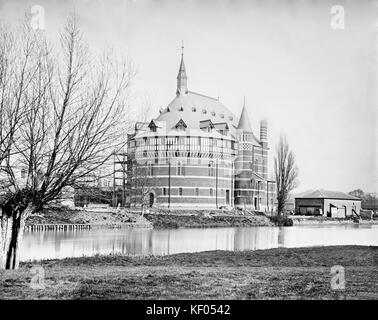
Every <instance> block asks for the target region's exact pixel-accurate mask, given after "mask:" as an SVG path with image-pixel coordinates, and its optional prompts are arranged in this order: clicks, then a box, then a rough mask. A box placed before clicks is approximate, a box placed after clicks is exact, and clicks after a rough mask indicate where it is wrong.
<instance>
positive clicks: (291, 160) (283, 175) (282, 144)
mask: <svg viewBox="0 0 378 320" xmlns="http://www.w3.org/2000/svg"><path fill="white" fill-rule="evenodd" d="M274 173H275V178H276V186H277V212H278V215H280V214H282V213H283V211H284V208H285V204H286V202H287V200H288V197H289V194H290V191H292V190H293V189H294V188H295V187H296V186H297V182H298V180H297V178H298V168H297V166H296V164H295V156H294V153H293V152H292V151H291V150H290V148H289V143H288V141H287V139H286V137H284V136H280V140H279V143H278V145H277V147H276V155H275V157H274Z"/></svg>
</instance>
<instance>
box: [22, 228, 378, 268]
mask: <svg viewBox="0 0 378 320" xmlns="http://www.w3.org/2000/svg"><path fill="white" fill-rule="evenodd" d="M351 244H356V245H375V246H378V225H375V226H362V225H361V226H360V225H345V226H320V225H316V226H294V227H286V228H278V227H249V228H211V229H173V230H172V229H170V230H168V229H167V230H154V229H137V228H135V229H132V228H130V229H126V228H125V229H92V230H83V231H40V232H25V235H24V239H23V241H22V245H21V260H23V261H25V260H30V259H48V258H54V259H55V258H58V259H59V258H65V257H80V256H83V255H85V256H91V255H95V254H109V253H122V254H129V255H150V254H153V255H166V254H173V253H180V252H198V251H206V250H256V249H268V248H277V247H290V248H292V247H308V246H317V245H351Z"/></svg>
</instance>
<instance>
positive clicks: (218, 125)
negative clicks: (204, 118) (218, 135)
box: [214, 122, 229, 130]
mask: <svg viewBox="0 0 378 320" xmlns="http://www.w3.org/2000/svg"><path fill="white" fill-rule="evenodd" d="M214 128H215V129H217V130H228V129H229V127H228V124H227V122H218V123H214Z"/></svg>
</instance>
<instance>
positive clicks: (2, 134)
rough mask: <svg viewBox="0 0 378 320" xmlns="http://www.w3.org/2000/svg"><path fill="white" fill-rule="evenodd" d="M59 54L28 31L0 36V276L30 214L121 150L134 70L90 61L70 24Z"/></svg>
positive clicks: (12, 260)
mask: <svg viewBox="0 0 378 320" xmlns="http://www.w3.org/2000/svg"><path fill="white" fill-rule="evenodd" d="M58 52H59V53H57V52H55V51H54V50H53V48H52V46H51V45H50V44H49V43H48V41H47V40H46V39H45V37H44V35H43V33H41V32H40V31H35V30H32V29H31V28H30V27H29V24H27V23H25V24H24V25H23V26H22V28H21V29H20V30H19V31H15V30H10V29H6V28H2V29H0V181H1V182H0V183H1V184H0V186H1V189H0V269H3V268H6V269H15V268H17V267H18V248H19V244H20V241H21V239H22V234H23V229H24V225H25V221H26V219H27V218H28V217H29V216H30V214H32V213H33V212H35V211H39V210H41V209H42V208H43V207H44V206H45V205H46V204H48V203H50V202H52V201H54V200H55V199H57V198H58V197H59V196H60V193H61V192H62V190H63V189H64V188H65V187H67V186H72V187H74V186H75V185H76V184H77V183H78V182H79V181H80V180H81V179H83V177H87V176H90V174H91V173H92V172H95V171H96V170H97V169H98V168H100V167H101V166H102V165H103V164H104V163H105V162H106V161H107V160H108V159H109V158H110V157H111V156H112V153H113V151H114V150H119V149H120V148H122V147H123V145H124V143H125V140H124V139H123V137H125V136H126V134H125V131H126V130H127V128H128V126H127V123H126V122H125V117H124V114H125V110H126V108H127V95H126V92H127V88H128V87H129V85H130V80H131V79H132V78H133V76H134V70H133V68H132V67H131V66H130V64H128V63H126V62H125V61H122V60H121V61H120V60H118V59H117V58H116V57H115V56H113V55H110V54H103V55H102V56H100V57H99V58H96V57H95V56H92V55H91V54H90V53H89V50H88V46H87V44H86V43H85V41H84V40H83V36H82V33H81V31H80V29H79V27H78V24H77V20H76V18H75V17H74V16H72V17H70V18H69V19H68V21H67V24H66V26H65V28H64V30H63V31H62V32H61V36H60V48H59V51H58ZM19 168H23V170H24V179H20V177H19V173H18V170H19Z"/></svg>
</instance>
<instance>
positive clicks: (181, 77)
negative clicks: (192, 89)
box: [176, 41, 188, 95]
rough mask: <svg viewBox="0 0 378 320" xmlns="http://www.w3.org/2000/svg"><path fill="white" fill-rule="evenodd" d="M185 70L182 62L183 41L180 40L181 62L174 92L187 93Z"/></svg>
mask: <svg viewBox="0 0 378 320" xmlns="http://www.w3.org/2000/svg"><path fill="white" fill-rule="evenodd" d="M187 79H188V77H187V76H186V70H185V63H184V41H182V45H181V63H180V69H179V72H178V75H177V90H176V94H177V95H179V94H186V93H188V85H187Z"/></svg>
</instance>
